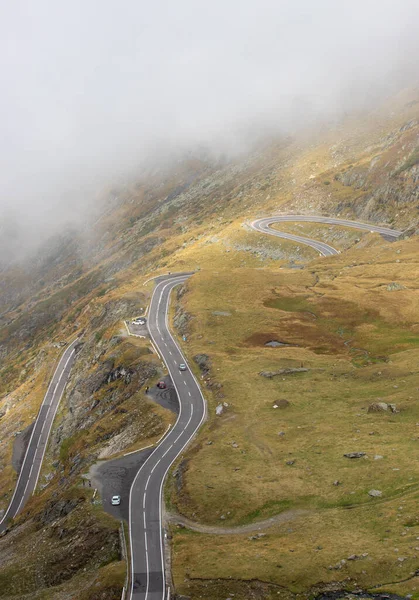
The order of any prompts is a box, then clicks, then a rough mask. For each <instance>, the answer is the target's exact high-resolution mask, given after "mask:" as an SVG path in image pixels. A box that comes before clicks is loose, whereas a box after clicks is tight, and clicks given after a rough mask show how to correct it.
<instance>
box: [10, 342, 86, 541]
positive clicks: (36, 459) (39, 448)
mask: <svg viewBox="0 0 419 600" xmlns="http://www.w3.org/2000/svg"><path fill="white" fill-rule="evenodd" d="M78 341H79V340H78V339H75V340H74V342H72V343H71V344H69V345H68V346H67V348H66V349H65V351H64V352H63V354H62V356H61V358H60V361H59V363H58V366H57V368H56V369H55V372H54V375H53V377H52V379H51V382H50V384H49V386H48V390H47V392H46V394H45V397H44V400H43V402H42V404H41V408H40V409H39V412H38V416H37V418H36V420H35V423H34V426H33V429H32V434H31V437H30V440H29V444H28V447H27V449H26V453H25V456H24V459H23V463H22V466H21V469H20V472H19V477H18V480H17V483H16V486H15V491H14V493H13V496H12V499H11V501H10V504H9V506H8V508H7V509H6V512H5V513H4V515H3V517H2V519H1V520H0V533H1V532H2V531H4V530H5V529H7V523H8V521H9V519H13V518H15V517H16V515H17V514H19V512H20V511H21V510H22V508H23V507H24V506H25V504H26V502H27V501H28V498H29V496H30V495H31V494H33V493H34V492H35V489H36V486H37V483H38V478H39V473H40V471H41V466H42V461H43V459H44V454H45V450H46V448H47V444H48V438H49V434H50V432H51V428H52V424H53V422H54V418H55V414H56V412H57V409H58V405H59V403H60V400H61V397H62V395H63V392H64V388H65V386H66V384H67V381H68V377H69V375H70V371H71V367H72V365H73V362H74V359H75V352H76V350H75V347H76V345H77V343H78Z"/></svg>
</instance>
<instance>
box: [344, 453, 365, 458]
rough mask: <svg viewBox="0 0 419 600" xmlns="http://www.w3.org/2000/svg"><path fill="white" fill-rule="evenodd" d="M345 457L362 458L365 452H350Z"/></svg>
mask: <svg viewBox="0 0 419 600" xmlns="http://www.w3.org/2000/svg"><path fill="white" fill-rule="evenodd" d="M343 456H344V457H345V458H362V457H363V456H365V452H348V453H347V454H344V455H343Z"/></svg>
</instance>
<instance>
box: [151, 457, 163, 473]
mask: <svg viewBox="0 0 419 600" xmlns="http://www.w3.org/2000/svg"><path fill="white" fill-rule="evenodd" d="M160 461H161V458H159V460H158V461H157V462H156V464H155V465H154V467H153V468H152V469H151V473H152V472H153V471H154V469H155V468H156V467H157V465H158V464H159V462H160Z"/></svg>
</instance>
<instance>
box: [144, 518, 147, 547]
mask: <svg viewBox="0 0 419 600" xmlns="http://www.w3.org/2000/svg"><path fill="white" fill-rule="evenodd" d="M143 518H144V529H145V527H146V524H145V513H143ZM144 534H145V531H144ZM146 547H147V536H146Z"/></svg>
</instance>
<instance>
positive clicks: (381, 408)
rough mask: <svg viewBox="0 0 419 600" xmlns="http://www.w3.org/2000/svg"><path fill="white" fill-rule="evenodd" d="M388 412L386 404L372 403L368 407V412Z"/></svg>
mask: <svg viewBox="0 0 419 600" xmlns="http://www.w3.org/2000/svg"><path fill="white" fill-rule="evenodd" d="M386 410H388V404H387V403H386V402H373V403H372V404H370V405H369V407H368V412H369V413H373V412H385V411H386Z"/></svg>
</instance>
